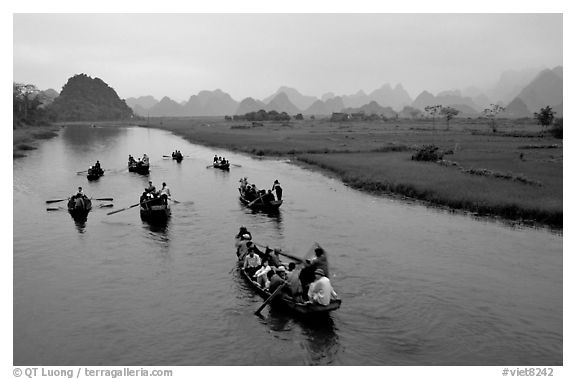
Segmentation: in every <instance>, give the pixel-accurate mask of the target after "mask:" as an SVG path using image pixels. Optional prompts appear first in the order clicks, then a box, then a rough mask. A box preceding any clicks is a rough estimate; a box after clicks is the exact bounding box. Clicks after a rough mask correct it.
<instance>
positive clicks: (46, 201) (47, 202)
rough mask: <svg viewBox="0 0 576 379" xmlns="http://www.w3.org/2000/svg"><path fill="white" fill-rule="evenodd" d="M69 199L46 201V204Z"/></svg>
mask: <svg viewBox="0 0 576 379" xmlns="http://www.w3.org/2000/svg"><path fill="white" fill-rule="evenodd" d="M68 199H69V197H67V198H66V199H58V200H46V204H50V203H57V202H59V201H64V200H68Z"/></svg>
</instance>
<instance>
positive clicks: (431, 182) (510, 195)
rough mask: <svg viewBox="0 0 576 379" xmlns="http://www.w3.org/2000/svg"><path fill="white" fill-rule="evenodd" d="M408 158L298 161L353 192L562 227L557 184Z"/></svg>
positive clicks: (327, 156) (357, 156)
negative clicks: (534, 182) (329, 175)
mask: <svg viewBox="0 0 576 379" xmlns="http://www.w3.org/2000/svg"><path fill="white" fill-rule="evenodd" d="M410 157H411V154H410V153H385V154H378V153H351V154H306V155H302V156H300V157H299V159H300V160H302V161H304V162H306V163H309V164H313V165H316V166H318V167H321V168H323V169H327V170H329V171H331V172H334V173H336V174H337V175H338V176H340V177H341V178H342V180H343V181H344V182H345V183H346V184H348V185H350V186H352V187H354V188H359V189H363V190H367V191H372V192H390V193H395V194H401V195H404V196H408V197H411V198H415V199H419V200H424V201H427V202H430V203H433V204H438V205H443V206H448V207H451V208H455V209H463V210H467V211H471V212H475V213H478V214H481V215H496V216H501V217H504V218H508V219H514V220H521V219H523V220H533V221H536V222H539V223H543V224H548V225H551V226H554V227H561V226H562V192H561V189H560V192H559V193H558V192H557V186H556V180H550V181H548V182H545V183H544V184H543V185H542V186H534V185H528V184H524V183H519V182H517V181H512V180H508V179H503V178H494V177H486V176H478V175H471V174H466V173H464V172H461V171H460V170H458V169H456V168H453V167H445V166H441V165H439V164H436V163H432V162H417V161H413V160H411V159H410ZM367 162H369V164H366V163H367ZM552 179H556V178H552Z"/></svg>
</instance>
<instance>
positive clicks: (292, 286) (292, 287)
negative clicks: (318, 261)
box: [286, 262, 302, 301]
mask: <svg viewBox="0 0 576 379" xmlns="http://www.w3.org/2000/svg"><path fill="white" fill-rule="evenodd" d="M299 274H300V269H297V268H296V263H294V262H290V263H289V264H288V272H287V273H286V281H287V282H288V286H287V290H286V292H287V293H288V294H289V295H290V296H292V297H293V298H294V299H295V300H297V301H299V300H301V299H302V283H300V278H299V277H298V276H299Z"/></svg>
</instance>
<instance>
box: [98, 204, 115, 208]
mask: <svg viewBox="0 0 576 379" xmlns="http://www.w3.org/2000/svg"><path fill="white" fill-rule="evenodd" d="M113 206H114V204H100V205H99V207H100V208H110V207H113Z"/></svg>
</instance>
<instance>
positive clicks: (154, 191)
mask: <svg viewBox="0 0 576 379" xmlns="http://www.w3.org/2000/svg"><path fill="white" fill-rule="evenodd" d="M146 191H147V192H148V193H151V194H156V187H154V185H153V184H152V181H151V180H150V181H149V182H148V187H146Z"/></svg>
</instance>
